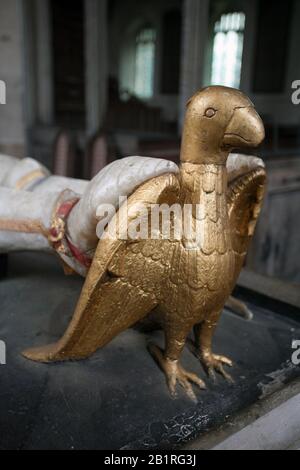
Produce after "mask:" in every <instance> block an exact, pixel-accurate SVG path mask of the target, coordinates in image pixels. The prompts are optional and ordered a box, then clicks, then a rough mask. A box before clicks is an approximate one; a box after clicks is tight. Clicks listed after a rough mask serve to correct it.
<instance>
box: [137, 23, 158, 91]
mask: <svg viewBox="0 0 300 470" xmlns="http://www.w3.org/2000/svg"><path fill="white" fill-rule="evenodd" d="M155 43H156V32H155V29H154V28H151V27H145V28H143V29H141V30H140V31H139V33H138V34H137V36H136V45H135V77H134V93H135V94H136V95H137V96H138V97H140V98H151V96H153V91H154V65H155Z"/></svg>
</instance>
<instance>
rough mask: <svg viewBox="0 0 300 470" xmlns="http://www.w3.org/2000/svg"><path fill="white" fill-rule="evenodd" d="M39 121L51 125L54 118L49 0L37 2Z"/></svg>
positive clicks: (38, 0)
mask: <svg viewBox="0 0 300 470" xmlns="http://www.w3.org/2000/svg"><path fill="white" fill-rule="evenodd" d="M36 27H37V31H36V37H37V87H38V88H37V93H38V100H37V104H38V109H37V114H38V116H37V117H38V120H39V122H40V123H41V124H44V125H51V124H53V118H54V96H53V64H52V36H51V15H50V5H49V0H36Z"/></svg>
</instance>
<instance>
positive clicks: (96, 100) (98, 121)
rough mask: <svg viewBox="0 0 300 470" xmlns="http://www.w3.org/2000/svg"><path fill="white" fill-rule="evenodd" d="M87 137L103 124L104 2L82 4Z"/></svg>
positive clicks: (105, 72) (105, 48)
mask: <svg viewBox="0 0 300 470" xmlns="http://www.w3.org/2000/svg"><path fill="white" fill-rule="evenodd" d="M85 16H86V110H87V122H86V130H87V134H88V135H89V136H90V135H93V134H95V133H96V132H97V131H98V130H99V128H101V126H102V124H103V120H104V117H105V113H106V106H107V68H108V66H107V0H85Z"/></svg>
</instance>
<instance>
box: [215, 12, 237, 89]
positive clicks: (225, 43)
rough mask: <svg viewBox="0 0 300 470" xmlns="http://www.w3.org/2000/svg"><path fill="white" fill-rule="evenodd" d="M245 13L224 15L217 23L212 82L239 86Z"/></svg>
mask: <svg viewBox="0 0 300 470" xmlns="http://www.w3.org/2000/svg"><path fill="white" fill-rule="evenodd" d="M244 29H245V14H244V13H241V12H235V13H228V14H225V15H222V16H221V18H220V20H219V21H217V22H216V23H215V28H214V43H213V57H212V68H211V84H212V85H225V86H230V87H234V88H239V86H240V80H241V66H242V54H243V43H244Z"/></svg>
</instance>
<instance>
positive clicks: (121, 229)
mask: <svg viewBox="0 0 300 470" xmlns="http://www.w3.org/2000/svg"><path fill="white" fill-rule="evenodd" d="M263 139H264V126H263V123H262V121H261V118H260V117H259V115H258V114H257V112H256V111H255V109H254V106H253V104H252V103H251V101H250V100H249V99H248V98H247V97H246V96H245V95H244V94H243V93H241V92H240V91H238V90H235V89H232V88H227V87H222V86H211V87H207V88H204V89H202V90H200V91H199V92H198V93H196V94H195V95H194V96H193V97H192V98H191V99H190V100H189V102H188V104H187V111H186V116H185V123H184V130H183V138H182V146H181V156H180V159H181V165H180V168H179V171H178V172H177V173H175V172H170V173H165V174H163V175H160V176H158V177H155V178H151V179H149V180H148V181H146V182H144V183H143V184H142V185H140V186H139V187H138V188H136V189H135V190H134V192H133V193H132V194H131V195H130V197H129V198H128V201H127V203H126V205H125V204H124V205H121V206H120V208H119V210H118V212H117V213H116V214H115V215H114V217H113V218H112V219H111V221H110V222H109V224H108V226H107V227H106V229H105V233H109V231H110V229H111V227H112V226H114V227H118V228H117V233H116V236H114V237H112V236H104V237H102V238H101V239H100V240H99V243H98V246H97V248H96V251H95V254H94V256H93V260H92V265H91V267H90V269H89V271H88V273H87V277H86V280H85V284H84V286H83V289H82V292H81V295H80V298H79V301H78V303H77V306H76V309H75V313H74V316H73V319H72V320H71V322H70V325H69V326H68V328H67V330H66V332H65V334H64V335H63V337H62V338H61V339H60V340H59V341H58V342H57V343H55V344H51V345H47V346H44V347H38V348H33V349H29V350H27V351H25V352H24V353H23V354H24V356H25V357H26V358H28V359H31V360H34V361H40V362H55V361H63V360H68V359H73V360H74V359H83V358H86V357H88V356H90V355H91V354H93V353H94V352H95V351H96V350H98V349H99V348H102V347H104V346H105V345H106V344H107V343H109V342H110V341H111V340H112V339H113V338H114V337H115V336H116V335H118V334H119V333H121V332H122V331H124V330H125V329H127V328H129V327H132V326H133V325H135V324H136V323H137V322H139V321H141V320H142V319H145V318H146V317H147V316H148V315H149V314H150V313H151V312H152V311H153V310H154V309H156V311H157V312H158V317H159V321H160V324H161V326H162V328H163V330H164V334H165V349H164V350H161V349H160V348H159V347H158V346H156V345H154V344H151V345H150V346H149V350H150V352H151V354H152V355H153V356H154V358H155V359H156V361H157V362H158V364H159V365H160V367H161V369H162V371H163V372H164V374H165V376H166V380H167V385H168V387H169V390H170V392H171V395H175V394H176V385H177V383H179V384H180V385H181V386H182V387H183V388H184V390H185V391H186V393H187V394H188V396H189V397H190V398H192V399H195V393H194V390H193V387H192V385H197V386H199V387H200V388H205V384H204V382H203V381H202V380H201V379H200V378H199V377H198V376H197V375H196V374H195V373H194V372H191V371H187V370H185V369H184V367H183V366H182V365H181V363H180V355H181V353H182V350H183V348H184V346H185V344H186V342H187V338H188V335H189V334H190V332H191V331H193V332H194V338H195V341H194V348H193V351H194V352H195V354H196V355H197V356H198V357H199V360H200V361H201V363H202V365H203V366H204V368H205V370H206V371H207V372H208V373H209V375H210V376H211V377H213V376H214V372H215V371H217V372H219V373H221V374H222V375H223V376H224V377H225V378H227V379H228V380H229V379H230V376H229V374H228V373H227V372H226V371H225V370H224V365H225V366H232V362H231V360H230V359H228V358H226V357H224V356H221V355H217V354H214V353H213V351H212V338H213V335H214V331H215V328H216V326H217V324H218V321H219V319H220V315H221V313H222V310H223V307H224V304H225V302H226V301H227V299H228V297H229V296H230V294H231V292H232V290H233V288H234V286H235V283H236V281H237V278H238V275H239V273H240V270H241V268H242V266H243V262H244V259H245V256H246V253H247V248H248V245H249V242H250V240H251V237H252V235H253V232H254V228H255V224H256V221H257V218H258V215H259V212H260V209H261V205H262V201H263V195H264V189H265V180H266V174H265V169H264V165H263V163H262V162H261V160H260V159H255V160H254V162H255V164H252V165H248V166H247V165H245V164H244V163H243V164H241V165H239V162H238V161H236V162H235V164H234V165H233V167H232V168H229V170H228V163H227V160H228V156H229V153H230V152H231V151H232V150H233V149H242V148H246V149H247V148H249V149H250V148H253V147H256V146H258V145H259V144H260V143H261V142H262V141H263ZM245 158H247V157H245ZM249 158H251V157H249ZM243 162H244V161H243ZM260 162H261V163H260ZM226 165H227V166H226ZM163 204H166V205H167V206H168V207H170V206H172V205H173V204H177V205H179V206H180V207H181V208H184V207H185V206H186V205H188V206H189V207H191V208H192V222H191V224H192V228H193V229H194V230H193V231H192V234H191V236H189V235H187V234H186V233H184V234H183V235H182V236H181V237H178V236H175V235H174V231H172V230H171V231H170V235H169V236H168V237H164V236H163V233H162V227H161V226H160V231H159V233H158V234H156V235H157V236H156V237H155V238H151V237H150V238H147V237H144V238H139V237H138V236H137V237H131V236H130V235H129V227H130V224H135V223H137V222H138V221H139V220H140V219H139V217H140V206H141V205H142V206H143V207H146V209H147V211H148V215H149V214H150V211H151V208H152V207H153V205H163ZM176 217H177V216H176V213H175V214H174V215H173V218H172V220H171V229H172V228H174V225H175V223H176ZM146 218H147V217H146ZM148 218H150V215H149V217H148Z"/></svg>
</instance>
